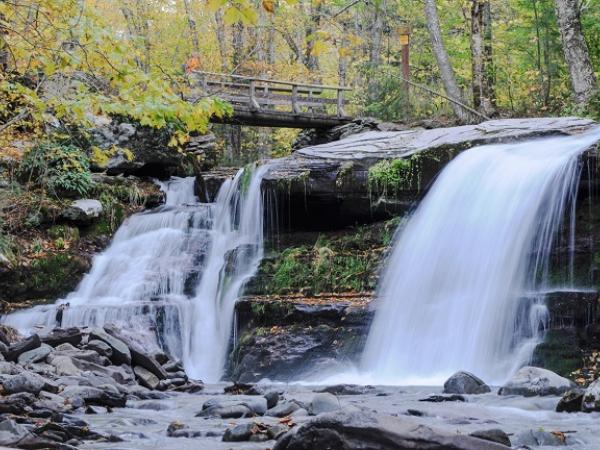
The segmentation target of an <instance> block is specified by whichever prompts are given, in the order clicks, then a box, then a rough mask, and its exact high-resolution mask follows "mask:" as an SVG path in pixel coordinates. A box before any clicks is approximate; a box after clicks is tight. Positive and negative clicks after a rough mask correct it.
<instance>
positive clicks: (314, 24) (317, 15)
mask: <svg viewBox="0 0 600 450" xmlns="http://www.w3.org/2000/svg"><path fill="white" fill-rule="evenodd" d="M321 8H322V2H321V1H318V2H317V3H316V4H315V1H314V0H312V1H311V2H310V12H309V19H308V24H307V25H306V28H305V30H304V36H305V38H306V51H305V53H304V65H305V66H306V68H307V69H308V70H309V71H310V72H311V73H312V72H316V71H317V70H318V69H319V60H318V58H317V56H316V55H314V53H313V49H314V46H315V39H316V33H317V30H318V29H319V25H320V24H321Z"/></svg>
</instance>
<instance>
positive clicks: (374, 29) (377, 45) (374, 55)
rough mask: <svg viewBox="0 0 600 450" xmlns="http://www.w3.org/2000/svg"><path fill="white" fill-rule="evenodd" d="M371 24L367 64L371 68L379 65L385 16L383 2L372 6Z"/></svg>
mask: <svg viewBox="0 0 600 450" xmlns="http://www.w3.org/2000/svg"><path fill="white" fill-rule="evenodd" d="M373 7H374V11H373V24H372V26H371V35H370V46H369V63H370V65H371V68H375V67H377V66H378V65H379V64H380V63H381V41H382V39H383V25H384V24H383V18H384V16H385V0H383V1H382V2H380V3H379V4H377V3H375V4H374V5H373Z"/></svg>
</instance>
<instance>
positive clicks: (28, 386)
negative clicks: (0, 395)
mask: <svg viewBox="0 0 600 450" xmlns="http://www.w3.org/2000/svg"><path fill="white" fill-rule="evenodd" d="M0 382H1V383H2V388H3V390H4V392H5V393H7V394H15V393H18V392H29V393H31V394H36V395H37V394H39V393H40V391H42V390H44V391H48V392H53V393H56V392H58V385H56V384H55V383H54V382H53V381H50V380H48V379H47V378H44V377H42V376H40V375H38V374H35V373H32V372H27V371H23V372H21V373H19V374H17V375H3V376H2V378H0Z"/></svg>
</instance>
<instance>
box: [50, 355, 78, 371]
mask: <svg viewBox="0 0 600 450" xmlns="http://www.w3.org/2000/svg"><path fill="white" fill-rule="evenodd" d="M47 361H48V364H50V365H51V366H53V367H54V368H55V369H56V373H57V374H58V375H67V376H68V375H79V374H80V373H81V370H80V369H79V368H78V367H77V366H76V365H75V363H74V361H73V358H71V357H70V356H67V355H55V354H52V353H51V354H50V355H48V358H47Z"/></svg>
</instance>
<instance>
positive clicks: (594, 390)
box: [581, 378, 600, 412]
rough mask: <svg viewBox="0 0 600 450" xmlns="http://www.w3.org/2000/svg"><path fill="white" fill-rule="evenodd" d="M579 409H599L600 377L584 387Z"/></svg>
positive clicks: (584, 410) (588, 410) (587, 410)
mask: <svg viewBox="0 0 600 450" xmlns="http://www.w3.org/2000/svg"><path fill="white" fill-rule="evenodd" d="M581 409H582V411H583V412H598V411H600V378H598V379H597V380H596V381H594V382H593V383H592V384H590V385H589V386H588V387H587V388H586V389H585V392H584V393H583V401H582V408H581Z"/></svg>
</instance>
